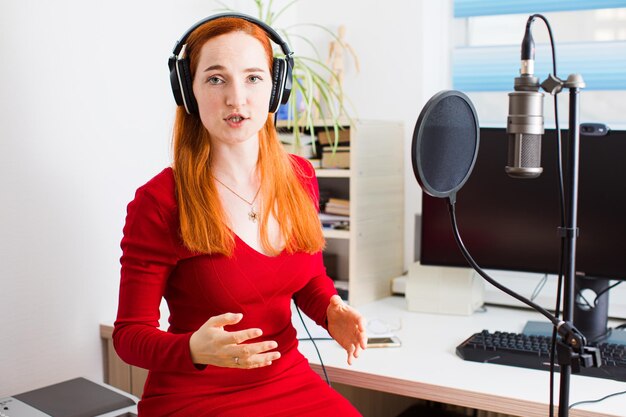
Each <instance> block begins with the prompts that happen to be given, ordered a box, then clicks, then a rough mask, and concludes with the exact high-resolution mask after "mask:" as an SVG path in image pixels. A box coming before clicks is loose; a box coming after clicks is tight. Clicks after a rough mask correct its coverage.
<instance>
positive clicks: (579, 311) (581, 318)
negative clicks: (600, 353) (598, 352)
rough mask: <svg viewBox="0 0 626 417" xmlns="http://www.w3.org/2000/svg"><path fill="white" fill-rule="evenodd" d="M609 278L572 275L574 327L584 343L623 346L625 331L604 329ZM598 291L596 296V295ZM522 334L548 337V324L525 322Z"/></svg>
mask: <svg viewBox="0 0 626 417" xmlns="http://www.w3.org/2000/svg"><path fill="white" fill-rule="evenodd" d="M609 285H610V281H609V280H608V279H604V278H591V277H585V276H576V279H575V291H576V299H575V303H574V326H575V327H576V328H577V329H578V330H580V331H581V332H582V334H584V335H585V337H586V338H587V342H595V341H597V342H607V343H615V344H619V345H626V330H616V329H609V328H608V317H609V292H608V291H607V288H608V287H609ZM598 294H599V295H598ZM522 333H524V334H532V335H538V336H548V337H550V336H552V323H550V322H548V321H529V322H527V323H526V326H524V330H522Z"/></svg>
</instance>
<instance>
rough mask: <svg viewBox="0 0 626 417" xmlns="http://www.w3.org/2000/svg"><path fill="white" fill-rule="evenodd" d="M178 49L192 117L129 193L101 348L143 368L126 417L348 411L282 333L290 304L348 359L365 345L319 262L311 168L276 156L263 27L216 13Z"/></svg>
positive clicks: (287, 327)
mask: <svg viewBox="0 0 626 417" xmlns="http://www.w3.org/2000/svg"><path fill="white" fill-rule="evenodd" d="M186 41H187V43H186V46H185V48H186V54H187V57H188V64H189V70H190V72H191V74H190V77H191V80H192V81H191V82H192V89H193V96H194V97H195V101H196V103H197V114H196V113H194V112H193V111H192V112H191V114H188V113H187V112H186V111H185V109H184V108H183V107H180V106H179V107H178V108H177V113H176V120H175V126H174V134H173V137H174V141H173V148H174V161H173V167H172V168H167V169H165V170H163V171H162V172H161V173H160V174H158V175H157V176H156V177H154V178H153V179H152V180H150V181H149V182H148V183H147V184H145V185H144V186H142V187H140V188H139V189H138V190H137V193H136V195H135V199H134V200H133V201H132V202H131V203H130V204H129V206H128V213H127V217H126V225H125V227H124V237H123V239H122V250H123V255H122V258H121V264H122V270H121V284H120V299H119V307H118V316H117V320H116V322H115V330H114V333H113V340H114V343H115V348H116V350H117V352H118V354H119V356H120V357H121V358H122V359H123V360H125V361H126V362H128V363H129V364H132V365H135V366H139V367H142V368H146V369H148V370H149V371H150V372H149V375H148V378H147V381H146V385H145V388H144V393H143V397H142V400H141V401H140V403H139V406H138V408H139V414H140V416H148V417H152V416H166V415H167V416H194V417H195V416H265V415H272V416H307V415H310V416H319V415H325V416H342V417H344V416H357V415H359V413H358V412H357V411H356V410H355V409H354V407H352V406H351V405H350V404H349V403H348V402H347V401H346V400H345V399H344V398H343V397H341V396H340V395H339V394H337V393H336V392H335V391H333V390H332V389H331V388H330V387H328V385H327V384H325V383H324V382H323V381H322V380H321V379H320V378H319V376H318V375H317V374H315V373H314V372H313V371H312V370H311V368H310V367H309V365H308V362H307V360H306V359H305V358H304V357H303V356H302V355H301V354H300V353H299V352H298V350H297V339H296V331H295V329H294V328H293V326H292V325H291V311H290V303H291V300H292V299H293V300H295V302H296V303H297V304H298V306H299V307H300V308H301V309H302V310H303V311H304V312H305V313H306V314H307V315H309V316H310V317H311V318H312V319H313V320H315V321H316V322H317V323H318V324H319V325H322V326H324V327H326V328H327V329H328V331H329V333H330V334H331V335H332V337H333V338H334V339H335V340H336V341H337V342H338V343H339V344H340V345H341V346H342V347H343V348H344V349H345V350H346V351H347V354H348V363H350V364H351V363H352V361H353V360H354V358H356V357H358V355H359V353H360V351H361V350H362V349H365V341H366V337H365V331H364V323H363V318H362V317H361V316H360V314H359V313H358V312H356V311H355V310H354V309H352V308H350V307H349V306H347V305H345V304H344V303H343V302H342V301H341V299H340V298H339V297H338V296H337V295H336V291H335V289H334V287H333V285H332V281H331V280H330V279H329V278H328V277H327V275H326V273H325V269H324V267H323V264H322V257H321V250H322V248H323V245H324V239H323V236H322V232H321V228H320V223H319V219H318V218H317V199H318V190H317V182H316V179H315V175H314V174H315V171H314V169H313V168H312V167H311V165H310V164H309V163H308V161H306V160H304V159H301V158H299V157H295V156H292V155H288V154H286V153H285V151H284V150H283V148H282V145H281V144H280V142H279V141H278V138H277V135H276V132H275V129H274V125H273V122H272V114H271V113H268V103H269V102H270V96H271V95H272V94H273V93H272V87H273V86H272V73H271V72H272V70H271V68H274V66H273V65H272V62H273V60H272V48H271V44H270V42H269V39H268V35H267V31H266V30H264V29H263V28H262V27H260V26H259V25H258V24H256V23H253V22H250V21H248V20H247V18H246V19H244V18H240V17H222V18H219V19H212V20H209V21H207V22H206V23H204V24H202V25H200V26H199V27H198V28H196V29H195V30H193V31H192V32H191V33H190V34H189V36H188V37H187V38H186ZM186 107H187V106H186ZM161 298H165V300H166V301H167V303H168V306H169V310H170V317H169V329H168V331H167V332H164V331H162V330H159V329H158V325H159V305H160V302H161Z"/></svg>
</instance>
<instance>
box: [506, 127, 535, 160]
mask: <svg viewBox="0 0 626 417" xmlns="http://www.w3.org/2000/svg"><path fill="white" fill-rule="evenodd" d="M509 166H515V167H519V168H537V167H540V166H541V135H528V134H523V133H519V134H511V135H509Z"/></svg>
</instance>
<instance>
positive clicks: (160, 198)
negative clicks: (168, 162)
mask: <svg viewBox="0 0 626 417" xmlns="http://www.w3.org/2000/svg"><path fill="white" fill-rule="evenodd" d="M141 197H145V198H150V199H152V200H154V201H155V202H156V203H158V204H159V205H160V206H161V207H163V208H166V209H169V210H172V209H176V207H177V204H176V182H175V180H174V171H173V170H172V168H171V167H168V168H165V169H163V171H161V172H159V173H158V174H157V175H155V176H154V177H152V178H151V179H150V180H149V181H148V182H146V183H145V184H144V185H142V186H141V187H139V188H138V189H137V193H136V194H135V198H141Z"/></svg>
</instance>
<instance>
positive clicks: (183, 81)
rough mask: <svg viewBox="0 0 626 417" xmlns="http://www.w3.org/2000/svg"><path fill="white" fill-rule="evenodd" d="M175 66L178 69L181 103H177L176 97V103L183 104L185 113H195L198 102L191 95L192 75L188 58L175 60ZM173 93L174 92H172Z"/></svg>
mask: <svg viewBox="0 0 626 417" xmlns="http://www.w3.org/2000/svg"><path fill="white" fill-rule="evenodd" d="M176 68H177V70H178V81H179V84H180V95H181V100H182V103H178V99H177V101H176V103H177V104H179V105H184V106H185V109H186V110H187V113H189V114H197V113H198V102H197V101H196V97H195V96H194V95H193V77H192V76H191V70H190V68H189V59H187V58H184V59H180V60H178V61H176ZM174 95H176V94H175V93H174Z"/></svg>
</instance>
